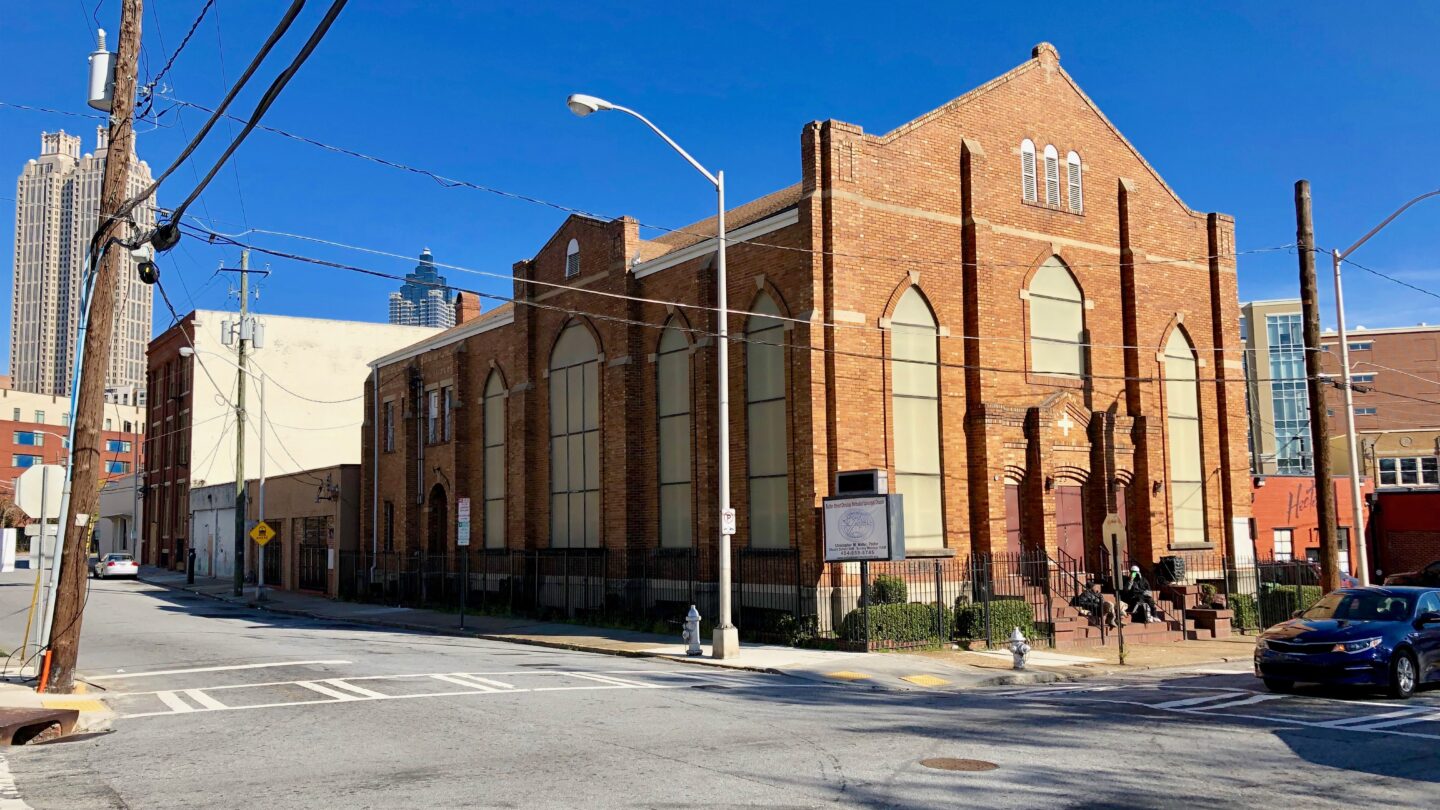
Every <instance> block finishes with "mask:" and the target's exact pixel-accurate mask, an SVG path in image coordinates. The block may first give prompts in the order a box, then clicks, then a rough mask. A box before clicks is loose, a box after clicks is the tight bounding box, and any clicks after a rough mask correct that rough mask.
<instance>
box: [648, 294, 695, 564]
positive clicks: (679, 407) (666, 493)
mask: <svg viewBox="0 0 1440 810" xmlns="http://www.w3.org/2000/svg"><path fill="white" fill-rule="evenodd" d="M655 412H656V414H657V420H658V424H657V426H656V428H657V431H658V433H659V438H660V479H659V486H660V545H661V547H663V548H689V547H690V544H691V542H692V529H691V519H690V507H691V500H690V496H691V489H690V487H691V483H690V478H691V475H690V341H689V340H687V339H686V337H685V333H684V331H682V330H681V329H680V327H679V326H677V325H675V324H674V323H673V322H672V323H671V324H670V325H669V326H667V327H666V328H665V331H664V333H662V334H661V336H660V346H659V351H657V352H656V355H655Z"/></svg>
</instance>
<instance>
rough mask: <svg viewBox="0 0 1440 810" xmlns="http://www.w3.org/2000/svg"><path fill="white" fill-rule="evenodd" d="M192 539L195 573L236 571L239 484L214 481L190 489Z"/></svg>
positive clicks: (218, 574)
mask: <svg viewBox="0 0 1440 810" xmlns="http://www.w3.org/2000/svg"><path fill="white" fill-rule="evenodd" d="M190 538H191V539H190V542H191V544H192V545H193V546H194V548H195V576H197V577H221V578H227V579H228V578H230V577H233V576H234V575H235V565H234V561H235V485H234V484H229V483H226V484H213V485H211V486H208V487H200V488H198V489H192V490H190Z"/></svg>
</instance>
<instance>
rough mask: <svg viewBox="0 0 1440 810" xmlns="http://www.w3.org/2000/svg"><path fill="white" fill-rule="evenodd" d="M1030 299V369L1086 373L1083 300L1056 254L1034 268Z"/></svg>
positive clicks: (1068, 375) (1052, 372)
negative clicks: (1037, 267)
mask: <svg viewBox="0 0 1440 810" xmlns="http://www.w3.org/2000/svg"><path fill="white" fill-rule="evenodd" d="M1027 295H1028V296H1029V299H1030V370H1031V371H1033V372H1035V373H1036V374H1058V375H1062V376H1066V377H1079V376H1081V375H1083V374H1084V373H1085V301H1084V297H1083V296H1082V295H1081V294H1080V287H1079V286H1078V285H1076V284H1075V277H1074V276H1072V275H1070V271H1069V270H1068V269H1067V268H1066V267H1065V263H1064V262H1062V261H1060V259H1059V257H1057V256H1051V257H1050V258H1048V259H1046V260H1045V263H1044V264H1042V265H1040V269H1039V270H1036V271H1035V277H1034V278H1033V279H1031V280H1030V287H1029V290H1028V292H1027Z"/></svg>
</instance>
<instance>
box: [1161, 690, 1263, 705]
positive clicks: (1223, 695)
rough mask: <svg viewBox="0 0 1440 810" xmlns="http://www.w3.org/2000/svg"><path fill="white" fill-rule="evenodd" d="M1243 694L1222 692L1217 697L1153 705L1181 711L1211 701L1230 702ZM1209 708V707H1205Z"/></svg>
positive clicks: (1210, 696)
mask: <svg viewBox="0 0 1440 810" xmlns="http://www.w3.org/2000/svg"><path fill="white" fill-rule="evenodd" d="M1243 694H1245V693H1244V692H1224V693H1221V694H1218V695H1206V696H1204V697H1197V698H1185V699H1184V700H1170V701H1166V702H1164V703H1156V704H1154V706H1155V708H1157V709H1183V708H1186V707H1187V706H1198V705H1200V704H1201V703H1209V702H1210V701H1212V700H1231V699H1233V698H1237V697H1239V696H1241V695H1243ZM1206 708H1209V707H1206Z"/></svg>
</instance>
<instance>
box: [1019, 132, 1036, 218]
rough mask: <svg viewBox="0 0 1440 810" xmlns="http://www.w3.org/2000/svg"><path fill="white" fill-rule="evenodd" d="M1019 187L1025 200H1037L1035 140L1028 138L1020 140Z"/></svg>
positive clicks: (1029, 201)
mask: <svg viewBox="0 0 1440 810" xmlns="http://www.w3.org/2000/svg"><path fill="white" fill-rule="evenodd" d="M1020 187H1021V193H1022V194H1023V195H1024V197H1025V202H1028V203H1033V202H1037V201H1038V200H1039V192H1037V191H1036V188H1037V186H1036V184H1035V142H1034V141H1032V140H1030V139H1029V138H1026V139H1025V140H1023V141H1021V142H1020Z"/></svg>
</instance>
